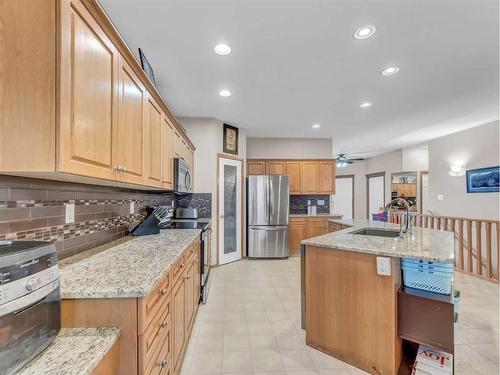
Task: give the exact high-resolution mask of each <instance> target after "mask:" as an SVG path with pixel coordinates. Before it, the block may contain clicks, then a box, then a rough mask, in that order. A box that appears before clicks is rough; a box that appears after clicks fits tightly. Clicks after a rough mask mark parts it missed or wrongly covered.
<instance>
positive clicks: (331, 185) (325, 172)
mask: <svg viewBox="0 0 500 375" xmlns="http://www.w3.org/2000/svg"><path fill="white" fill-rule="evenodd" d="M318 170H319V181H318V184H319V189H318V192H319V193H324V194H335V163H334V162H333V161H320V162H318Z"/></svg>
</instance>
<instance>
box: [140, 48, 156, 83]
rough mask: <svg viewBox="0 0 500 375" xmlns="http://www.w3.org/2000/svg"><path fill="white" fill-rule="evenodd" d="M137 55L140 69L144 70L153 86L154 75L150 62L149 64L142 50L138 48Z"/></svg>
mask: <svg viewBox="0 0 500 375" xmlns="http://www.w3.org/2000/svg"><path fill="white" fill-rule="evenodd" d="M139 57H140V58H141V66H142V70H144V72H145V73H146V75H147V76H148V78H149V80H150V81H151V83H152V84H153V85H154V87H156V82H155V75H154V72H153V68H152V67H151V64H149V61H148V59H147V58H146V55H145V54H144V51H143V50H142V49H140V48H139Z"/></svg>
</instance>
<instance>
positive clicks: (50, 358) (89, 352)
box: [16, 327, 121, 375]
mask: <svg viewBox="0 0 500 375" xmlns="http://www.w3.org/2000/svg"><path fill="white" fill-rule="evenodd" d="M120 335H121V329H120V328H115V327H107V328H62V329H61V331H60V332H59V334H58V335H57V336H56V338H55V339H54V341H53V342H52V343H51V344H50V345H49V346H48V347H47V348H46V349H45V350H44V351H43V352H41V353H40V354H39V355H38V356H36V357H35V358H34V359H33V360H32V361H31V362H29V363H28V364H27V365H26V366H25V367H23V368H22V369H21V370H20V371H19V372H17V373H16V374H17V375H40V374H51V375H87V374H91V373H92V372H93V371H94V370H95V368H96V367H97V366H98V365H99V363H100V362H101V361H102V359H103V358H104V356H105V355H106V354H107V353H108V351H109V350H110V349H111V347H112V346H113V345H114V343H115V342H116V341H117V340H118V338H119V337H120Z"/></svg>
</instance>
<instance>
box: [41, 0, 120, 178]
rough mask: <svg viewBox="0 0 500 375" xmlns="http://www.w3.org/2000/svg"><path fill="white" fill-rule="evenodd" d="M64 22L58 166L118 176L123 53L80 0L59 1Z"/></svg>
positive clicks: (104, 175) (70, 170) (94, 175)
mask: <svg viewBox="0 0 500 375" xmlns="http://www.w3.org/2000/svg"><path fill="white" fill-rule="evenodd" d="M61 27H62V29H63V30H64V31H65V32H63V33H62V34H61V48H60V58H61V66H60V92H59V94H60V95H59V102H60V107H59V108H60V113H59V115H60V133H59V136H60V141H59V145H60V150H59V151H60V158H59V163H60V164H59V169H60V170H61V171H64V172H69V173H76V174H80V175H87V176H91V177H99V178H105V179H115V178H116V177H117V173H116V172H115V171H114V170H113V139H112V134H113V130H114V129H116V124H117V111H116V108H117V107H118V106H117V94H116V88H117V82H118V69H117V67H118V60H119V53H118V51H117V50H116V48H115V46H114V45H113V43H112V42H111V41H110V40H109V39H108V37H107V36H106V34H105V33H104V31H103V30H102V29H101V28H100V27H99V25H98V24H97V22H96V21H95V20H94V18H93V17H92V16H91V15H90V13H89V12H88V11H87V9H86V8H85V6H83V5H82V3H81V2H80V1H77V0H74V1H62V2H61ZM34 63H35V62H34Z"/></svg>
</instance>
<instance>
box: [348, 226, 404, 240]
mask: <svg viewBox="0 0 500 375" xmlns="http://www.w3.org/2000/svg"><path fill="white" fill-rule="evenodd" d="M350 234H361V235H364V236H377V237H391V238H395V237H399V230H392V229H378V228H361V229H358V230H355V231H354V232H350Z"/></svg>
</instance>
